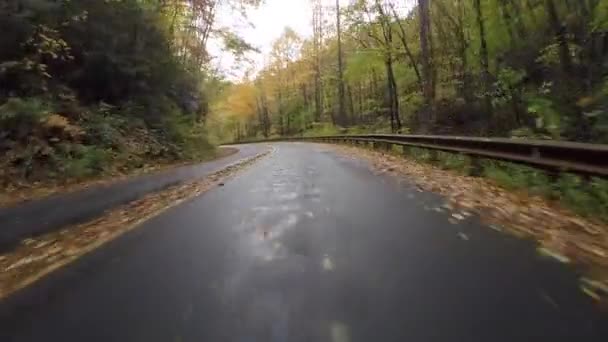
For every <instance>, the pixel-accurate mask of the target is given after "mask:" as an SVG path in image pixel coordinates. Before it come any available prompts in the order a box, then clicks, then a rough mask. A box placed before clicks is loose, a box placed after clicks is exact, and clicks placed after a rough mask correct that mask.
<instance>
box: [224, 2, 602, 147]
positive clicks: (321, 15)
mask: <svg viewBox="0 0 608 342" xmlns="http://www.w3.org/2000/svg"><path fill="white" fill-rule="evenodd" d="M312 3H313V7H314V10H313V18H311V23H312V26H313V36H312V37H310V38H307V39H305V38H303V37H300V36H298V35H297V34H296V33H295V32H294V31H292V30H291V29H289V28H286V29H285V32H284V34H283V35H282V37H281V38H280V39H278V40H277V41H276V42H275V44H274V49H273V51H272V54H271V56H270V59H269V61H268V63H267V65H265V67H264V69H263V70H261V72H259V73H257V74H255V76H250V77H247V78H245V79H243V80H242V82H239V83H237V84H229V85H225V87H224V89H223V93H222V96H223V97H222V98H221V101H218V102H216V103H215V104H214V106H213V111H212V112H213V113H214V116H215V117H217V118H218V120H219V121H218V120H214V122H215V123H214V125H215V126H214V129H216V130H217V131H218V132H220V133H221V135H222V136H223V137H224V139H226V140H233V139H243V138H252V137H262V136H271V135H302V134H308V135H310V134H327V133H336V132H402V133H408V132H416V133H436V134H459V135H483V136H515V137H534V138H542V139H564V140H577V141H586V142H604V143H606V142H608V112H607V110H608V78H607V76H608V2H607V1H602V0H576V1H573V0H433V1H429V0H417V1H413V0H409V1H407V0H357V1H353V2H351V4H350V5H349V6H346V7H344V6H342V8H339V6H335V5H334V4H333V3H331V2H326V1H323V2H322V1H320V0H312ZM336 18H340V19H341V20H340V21H338V20H336ZM338 32H340V33H341V34H340V35H338Z"/></svg>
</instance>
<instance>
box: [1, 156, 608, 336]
mask: <svg viewBox="0 0 608 342" xmlns="http://www.w3.org/2000/svg"><path fill="white" fill-rule="evenodd" d="M276 146H277V151H276V152H275V153H274V155H272V156H271V157H267V158H265V159H263V160H261V161H260V162H258V163H257V164H256V165H254V166H253V167H251V168H250V169H249V170H247V171H246V172H244V173H242V174H240V175H239V176H238V177H236V178H235V179H233V180H232V181H229V182H228V183H227V184H226V186H224V187H220V188H216V189H214V190H212V191H210V192H209V193H207V194H205V195H203V196H201V197H199V198H196V199H194V200H192V201H189V202H187V203H185V204H183V205H180V206H178V207H175V208H173V209H170V210H169V211H167V212H166V213H164V214H162V215H160V216H158V217H157V218H154V219H152V220H150V221H148V222H147V223H145V224H143V226H142V227H140V228H139V229H137V230H134V231H132V232H131V233H128V234H127V235H125V236H123V237H122V238H119V239H118V240H116V241H114V242H112V243H110V244H108V245H107V246H105V247H103V248H101V249H99V250H97V251H95V252H93V253H91V254H90V255H88V256H86V257H84V258H82V259H80V260H79V261H78V262H76V263H75V264H73V265H71V266H68V267H67V268H65V269H63V270H61V271H59V272H56V273H55V274H53V275H51V276H50V277H48V278H47V279H45V280H44V281H42V282H39V283H37V284H35V285H34V286H32V287H30V288H28V289H27V290H25V291H21V292H20V293H18V294H17V295H15V296H13V297H12V298H10V299H8V300H5V301H4V302H2V303H0V340H1V341H79V342H80V341H146V342H149V341H210V342H216V341H235V342H241V341H243V342H245V341H247V342H249V341H251V342H254V341H255V342H269V341H271V342H280V341H330V342H354V341H382V342H387V341H389V342H390V341H399V342H402V341H413V342H424V341H463V342H471V341H480V342H489V341H492V342H495V341H509V342H511V341H535V342H538V341H551V342H555V341H603V342H605V341H608V332H607V327H608V324H607V320H606V315H603V314H601V313H600V312H599V311H598V310H597V309H596V308H595V307H594V305H593V304H592V302H591V300H590V299H589V298H587V297H586V296H585V295H583V294H582V293H581V292H580V291H579V289H578V283H577V280H576V275H575V274H574V273H573V272H571V271H570V270H568V269H567V268H565V267H564V266H562V265H560V264H558V263H557V262H554V261H551V260H545V259H541V258H540V257H539V256H538V255H537V253H536V251H535V246H534V244H533V243H531V242H525V241H520V240H517V239H514V238H511V237H508V236H506V235H502V234H500V233H498V232H495V231H493V230H492V229H489V228H485V227H482V226H481V225H480V224H478V223H477V222H476V221H475V220H474V219H471V220H469V221H465V222H464V223H462V224H460V225H452V224H450V223H448V221H447V215H446V214H442V213H437V212H435V211H432V210H425V207H426V208H429V207H433V206H437V205H440V204H441V203H442V202H441V199H440V198H439V197H437V196H434V195H432V194H427V193H419V192H417V191H416V190H415V188H414V187H412V186H408V185H399V184H396V183H395V182H393V181H391V180H389V179H386V178H383V177H378V176H374V175H373V174H372V173H371V172H370V171H369V170H368V169H367V168H366V167H365V165H363V164H362V163H360V162H356V161H353V160H351V159H348V158H342V157H338V156H336V155H334V154H332V153H330V152H326V151H324V150H323V148H322V147H320V146H318V145H312V144H278V145H276ZM463 234H464V235H463Z"/></svg>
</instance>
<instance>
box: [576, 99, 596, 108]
mask: <svg viewBox="0 0 608 342" xmlns="http://www.w3.org/2000/svg"><path fill="white" fill-rule="evenodd" d="M593 102H594V100H593V98H592V97H590V96H585V97H581V98H580V99H579V100H578V101H577V102H576V105H577V106H579V107H580V108H587V107H589V106H591V105H592V104H593Z"/></svg>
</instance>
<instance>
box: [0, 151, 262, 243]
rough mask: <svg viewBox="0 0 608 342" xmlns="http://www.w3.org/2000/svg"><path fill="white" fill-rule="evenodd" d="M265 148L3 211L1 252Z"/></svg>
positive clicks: (51, 197) (50, 197)
mask: <svg viewBox="0 0 608 342" xmlns="http://www.w3.org/2000/svg"><path fill="white" fill-rule="evenodd" d="M263 150H264V145H247V146H241V147H239V152H238V153H236V154H233V155H231V156H228V157H225V158H221V159H218V160H214V161H211V162H207V163H201V164H197V165H188V166H182V167H179V168H176V169H173V170H168V171H164V172H160V173H153V174H149V175H144V176H140V177H133V178H129V179H125V180H121V181H118V182H115V183H112V184H103V185H99V186H95V187H91V188H88V189H85V190H83V191H78V192H73V193H67V194H57V195H54V196H49V197H46V198H43V199H40V200H36V201H32V202H27V203H22V204H19V205H17V206H13V207H8V208H0V222H1V223H2V227H1V229H0V251H4V250H7V249H9V248H11V246H13V245H14V244H16V243H18V242H19V241H21V240H23V239H24V238H28V237H31V236H36V235H40V234H44V233H47V232H50V231H53V230H55V229H58V228H61V227H63V226H66V225H69V224H75V223H79V222H82V221H86V220H89V219H91V218H94V217H96V216H98V215H100V214H101V213H103V212H104V211H106V210H108V209H111V208H114V207H116V206H119V205H121V204H125V203H128V202H131V201H133V200H136V199H138V198H139V197H141V196H143V195H145V194H147V193H150V192H154V191H158V190H162V189H164V188H167V187H169V186H172V185H175V184H178V183H180V182H183V181H185V180H189V179H192V178H196V177H202V176H205V175H207V174H211V173H213V172H215V171H218V170H220V169H222V168H224V167H225V166H227V165H228V164H230V163H233V162H235V161H237V160H239V159H241V158H249V157H253V156H254V155H256V154H258V153H261V152H263Z"/></svg>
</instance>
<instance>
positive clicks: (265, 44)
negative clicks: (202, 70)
mask: <svg viewBox="0 0 608 342" xmlns="http://www.w3.org/2000/svg"><path fill="white" fill-rule="evenodd" d="M349 2H350V0H340V3H341V4H342V5H343V6H346V5H348V3H349ZM323 5H324V6H326V7H331V6H335V0H323ZM334 13H335V12H332V11H331V10H330V9H328V10H327V13H326V17H327V19H328V21H329V20H332V21H333V15H334ZM247 16H248V20H249V22H250V23H251V25H250V24H248V23H247V22H246V20H243V19H242V18H241V17H240V15H238V14H235V13H232V12H231V11H230V10H229V9H221V10H220V11H219V12H218V18H217V20H218V24H217V26H218V27H230V28H232V29H233V30H235V31H236V32H237V33H238V34H239V35H240V36H242V37H243V38H244V39H245V40H246V41H247V42H248V43H250V44H252V45H253V46H255V47H256V48H258V49H259V50H260V52H261V53H259V54H258V53H251V54H249V55H248V56H247V57H248V58H249V59H251V61H252V64H250V63H239V62H238V61H235V59H234V57H233V56H231V55H230V54H228V53H224V52H222V51H221V44H220V42H218V41H216V40H212V41H210V42H209V51H210V53H211V55H212V56H214V57H215V61H214V62H215V65H216V66H217V67H218V68H219V69H220V70H221V71H222V72H224V73H225V74H226V76H227V77H228V78H229V79H233V80H239V79H241V78H242V77H243V76H244V75H245V73H246V72H247V71H248V69H252V70H253V71H259V70H260V69H261V68H262V67H263V66H264V64H265V62H266V59H267V57H268V54H269V53H270V50H271V49H272V43H273V42H274V41H275V40H276V39H277V38H279V37H280V36H281V34H282V33H283V31H284V30H285V27H287V26H289V27H291V28H292V29H293V30H294V31H296V32H297V33H298V34H299V35H300V36H302V37H304V38H309V37H311V36H312V6H311V3H310V0H265V1H264V3H263V4H262V5H260V7H258V8H257V9H253V10H249V11H248V12H247Z"/></svg>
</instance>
